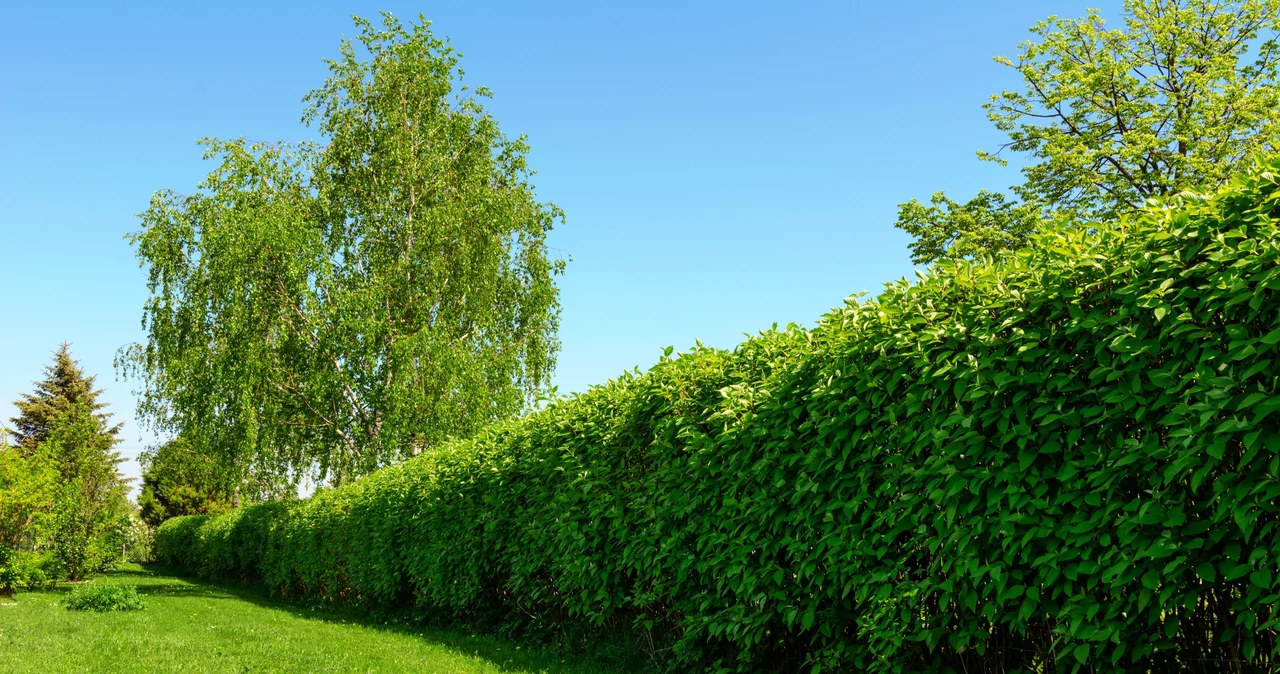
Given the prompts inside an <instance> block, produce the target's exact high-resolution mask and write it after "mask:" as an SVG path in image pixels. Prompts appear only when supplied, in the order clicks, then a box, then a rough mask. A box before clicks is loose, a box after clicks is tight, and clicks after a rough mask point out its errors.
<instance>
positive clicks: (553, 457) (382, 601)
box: [156, 160, 1280, 672]
mask: <svg viewBox="0 0 1280 674" xmlns="http://www.w3.org/2000/svg"><path fill="white" fill-rule="evenodd" d="M1273 172H1274V173H1273ZM1276 173H1280V161H1272V160H1268V161H1266V162H1260V166H1259V168H1258V170H1257V171H1255V172H1254V173H1253V174H1252V175H1251V176H1249V177H1247V178H1244V179H1241V180H1240V181H1238V182H1237V183H1235V184H1233V185H1232V186H1230V187H1229V188H1227V189H1224V190H1223V191H1221V192H1219V193H1217V194H1216V195H1212V196H1208V197H1201V196H1193V195H1184V196H1183V197H1180V198H1179V199H1177V200H1175V201H1172V202H1170V204H1169V205H1167V206H1153V207H1151V208H1149V209H1148V210H1146V211H1145V212H1144V213H1142V214H1141V215H1140V216H1139V217H1135V218H1132V219H1128V220H1124V221H1122V222H1120V223H1119V224H1117V225H1115V226H1108V227H1102V228H1100V229H1098V230H1088V229H1084V228H1078V229H1071V228H1064V229H1062V230H1061V231H1057V232H1053V233H1046V234H1043V235H1040V236H1039V237H1038V238H1036V239H1035V240H1034V245H1033V246H1031V247H1030V248H1028V249H1026V250H1023V251H1020V252H1018V253H1016V254H1014V255H1010V256H1009V257H1007V258H1006V259H1003V260H1001V261H999V262H997V263H995V264H971V263H967V262H963V261H960V262H955V263H944V264H941V265H938V266H936V267H934V268H933V269H932V270H931V271H930V274H929V275H927V276H925V277H922V278H921V279H919V280H918V281H917V282H915V283H914V284H910V283H907V282H905V281H903V282H900V283H898V284H896V285H892V286H889V287H887V288H886V290H885V292H884V293H883V294H882V295H880V297H878V298H876V299H875V300H869V301H861V302H860V301H851V302H850V303H848V305H847V306H846V307H844V308H842V309H838V310H835V311H833V312H832V313H830V314H828V315H827V316H825V317H824V318H823V319H822V321H821V322H820V323H819V325H818V326H817V327H816V328H815V329H813V330H808V331H806V330H801V329H798V328H789V329H786V330H781V331H777V330H775V331H770V332H767V333H763V334H761V335H760V336H758V337H755V338H752V339H750V340H748V341H747V342H746V343H744V344H743V345H742V346H740V347H739V348H738V349H736V350H735V351H733V352H725V351H718V350H713V349H708V348H698V349H695V350H694V351H693V352H692V353H689V354H685V355H682V356H679V357H674V358H666V359H664V360H663V361H662V362H660V363H659V364H658V365H657V366H655V367H654V368H653V369H652V370H650V371H649V372H648V373H645V374H643V375H639V374H628V375H625V376H623V377H620V378H618V379H617V380H614V381H611V382H609V383H607V384H605V385H603V386H600V387H596V388H594V389H592V390H591V391H590V392H588V393H585V394H582V395H578V396H574V397H573V398H571V399H568V400H565V401H562V402H559V403H557V404H555V405H553V406H551V407H550V408H549V409H547V410H545V411H542V412H539V413H536V414H533V415H530V416H528V417H526V418H524V419H521V420H519V421H517V422H512V423H508V424H504V425H499V426H497V427H494V428H492V429H490V430H488V431H487V432H485V433H484V434H482V435H481V436H480V437H478V438H475V439H473V440H469V441H464V442H456V443H453V444H450V445H448V446H445V447H443V448H442V449H440V450H439V451H437V452H435V453H433V454H432V455H430V456H423V457H419V458H417V459H415V460H412V461H408V462H406V463H404V464H401V465H398V466H395V467H392V468H388V469H386V470H383V471H381V472H379V473H377V474H374V475H372V476H370V477H368V478H365V479H363V480H360V481H358V482H355V483H353V484H351V485H349V486H346V487H343V488H340V489H336V490H332V491H325V492H322V493H320V494H318V495H316V496H315V497H313V498H311V499H309V500H306V501H302V502H298V503H285V504H281V503H277V504H267V505H262V506H255V507H250V508H244V509H242V510H240V511H238V512H234V513H232V514H230V515H226V516H221V517H213V518H198V517H197V518H179V519H175V520H171V521H169V522H167V523H165V525H164V526H162V527H161V528H160V531H159V533H158V535H157V539H156V554H157V557H158V558H159V559H160V560H162V561H165V562H167V563H169V564H173V565H177V566H180V567H183V568H185V569H188V570H191V571H193V572H198V573H201V574H204V575H207V576H212V577H241V578H248V579H255V580H258V581H261V582H262V583H264V584H265V585H267V586H269V587H270V588H273V589H274V590H276V591H279V592H282V593H284V594H290V595H297V594H306V595H314V596H319V597H324V598H332V599H341V600H344V601H355V602H366V603H369V604H372V605H388V604H390V605H399V606H414V607H418V608H419V610H422V611H425V612H429V613H432V614H434V615H438V616H441V617H443V618H445V619H449V620H458V621H478V620H488V619H491V618H494V617H497V618H499V619H503V620H507V621H513V622H517V623H519V622H523V624H526V625H531V626H534V627H538V626H542V627H550V628H553V629H562V630H569V629H574V630H580V629H598V630H626V631H629V632H630V633H631V634H633V635H635V639H636V640H637V642H638V643H640V644H641V645H643V646H644V647H646V648H647V647H652V648H653V649H654V652H655V654H656V655H657V657H658V658H659V659H660V660H665V661H666V662H668V663H672V665H673V667H674V668H676V669H679V670H681V671H691V670H694V669H706V670H712V671H714V670H716V669H738V670H744V671H756V670H758V671H794V670H801V669H803V671H806V672H808V671H816V670H818V669H819V668H821V669H822V670H823V671H837V670H839V671H878V672H891V671H917V670H925V671H955V672H980V671H1017V670H1019V669H1020V668H1032V669H1037V670H1040V671H1057V670H1061V671H1069V670H1071V669H1074V668H1076V667H1077V665H1079V664H1080V663H1087V665H1089V666H1090V667H1093V668H1095V669H1097V670H1108V671H1132V672H1146V671H1173V670H1203V671H1224V670H1227V669H1232V670H1235V669H1237V668H1238V667H1240V666H1243V668H1244V669H1246V670H1247V669H1249V667H1248V666H1244V662H1245V661H1247V662H1248V663H1251V664H1252V665H1254V666H1257V667H1262V668H1266V667H1270V666H1273V663H1275V662H1276V659H1275V658H1276V656H1277V639H1276V628H1277V625H1278V624H1280V616H1277V605H1278V597H1280V595H1278V592H1280V590H1278V587H1280V585H1277V573H1276V572H1277V561H1278V560H1280V536H1277V528H1276V522H1277V513H1278V512H1280V508H1278V503H1277V497H1280V417H1278V416H1277V414H1275V413H1276V411H1277V410H1280V396H1278V395H1277V377H1278V376H1280V367H1278V366H1277V361H1276V359H1277V357H1280V348H1278V347H1277V343H1278V342H1280V265H1278V263H1280V229H1278V227H1277V223H1278V219H1277V216H1278V215H1280V189H1278V187H1277V177H1276Z"/></svg>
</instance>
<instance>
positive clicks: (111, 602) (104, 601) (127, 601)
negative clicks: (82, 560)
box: [63, 583, 143, 613]
mask: <svg viewBox="0 0 1280 674" xmlns="http://www.w3.org/2000/svg"><path fill="white" fill-rule="evenodd" d="M63 605H64V606H66V607H67V609H68V610H71V611H97V612H99V613H106V612H108V611H140V610H142V608H143V606H142V597H141V596H140V595H139V594H138V588H136V587H134V586H132V585H95V584H93V583H90V584H88V585H81V586H80V587H78V588H76V589H75V590H74V591H72V592H71V594H70V595H68V596H67V600H66V601H65V602H63Z"/></svg>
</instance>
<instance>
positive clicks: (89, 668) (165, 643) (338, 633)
mask: <svg viewBox="0 0 1280 674" xmlns="http://www.w3.org/2000/svg"><path fill="white" fill-rule="evenodd" d="M95 583H123V584H130V585H136V586H137V587H138V591H139V592H140V593H141V594H142V595H143V597H144V598H145V601H146V610H144V611H137V612H129V613H110V614H99V613H82V612H74V611H67V610H65V609H64V608H63V607H62V602H63V601H64V600H65V598H66V597H67V596H68V594H69V593H70V591H71V587H70V586H65V585H64V586H63V587H60V588H59V589H58V590H57V591H54V592H31V593H22V594H19V595H18V596H17V598H16V601H5V602H0V671H3V672H10V673H13V674H24V673H28V672H29V673H33V674H34V673H40V674H57V673H61V672H255V673H256V672H281V673H283V672H299V673H302V672H306V673H310V672H410V671H413V672H448V673H450V674H480V673H482V672H503V673H504V674H523V673H528V674H535V673H542V672H574V673H580V674H614V672H616V671H618V670H614V669H610V668H607V667H605V666H602V665H598V664H594V663H589V662H581V661H574V659H573V658H569V657H566V656H564V655H563V654H559V653H556V652H554V651H551V650H549V649H542V648H536V647H530V646H528V645H523V644H520V643H516V642H512V641H507V640H502V639H497V638H493V637H488V636H484V635H471V634H468V633H462V632H446V631H435V630H423V629H418V628H413V627H410V626H405V625H394V624H386V625H382V624H374V623H373V622H372V621H358V620H353V619H352V617H351V616H349V615H346V614H341V613H334V612H326V611H324V610H321V609H318V608H308V607H303V606H300V605H296V604H290V603H287V602H281V601H277V600H273V599H270V598H268V597H265V596H263V595H261V594H258V593H256V592H253V591H252V590H247V589H241V588H230V587H226V586H214V585H209V584H205V583H200V582H193V581H188V580H183V579H179V578H175V577H172V576H167V575H162V574H158V573H154V572H151V571H147V570H144V569H142V568H140V567H129V568H127V569H124V570H120V571H116V572H112V573H109V574H106V575H104V576H103V577H101V578H99V579H98V580H96V581H95Z"/></svg>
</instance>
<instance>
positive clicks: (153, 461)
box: [138, 438, 232, 527]
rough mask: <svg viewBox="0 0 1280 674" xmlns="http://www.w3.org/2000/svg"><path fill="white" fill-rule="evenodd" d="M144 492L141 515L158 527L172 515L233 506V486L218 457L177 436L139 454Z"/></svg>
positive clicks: (212, 511)
mask: <svg viewBox="0 0 1280 674" xmlns="http://www.w3.org/2000/svg"><path fill="white" fill-rule="evenodd" d="M139 460H140V463H141V464H142V492H141V493H140V494H139V495H138V507H139V509H140V513H139V514H140V516H141V517H142V520H143V521H144V522H146V523H147V524H149V525H151V526H153V527H158V526H160V524H161V523H162V522H164V521H165V520H167V519H169V518H170V517H178V516H180V515H207V514H214V513H223V512H227V511H228V510H230V509H231V494H232V487H231V486H230V485H229V484H228V482H227V479H226V477H225V473H224V472H223V471H222V470H221V467H220V466H219V465H218V463H217V461H216V460H215V459H214V458H213V457H210V456H207V455H204V454H201V453H199V452H196V451H195V449H194V448H193V447H192V445H191V443H190V442H187V440H186V439H185V438H176V439H174V440H171V441H169V442H166V443H164V444H163V445H160V446H159V447H157V448H155V449H154V450H148V451H146V452H143V453H142V456H141V457H139Z"/></svg>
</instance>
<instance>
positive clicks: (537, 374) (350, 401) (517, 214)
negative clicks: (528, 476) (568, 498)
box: [117, 14, 563, 491]
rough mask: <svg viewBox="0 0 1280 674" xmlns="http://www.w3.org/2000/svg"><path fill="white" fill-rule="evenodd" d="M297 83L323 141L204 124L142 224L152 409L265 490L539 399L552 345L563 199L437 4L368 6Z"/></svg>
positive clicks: (425, 443) (338, 471)
mask: <svg viewBox="0 0 1280 674" xmlns="http://www.w3.org/2000/svg"><path fill="white" fill-rule="evenodd" d="M355 21H356V25H357V28H358V30H359V36H358V38H357V40H356V42H355V43H352V42H350V41H344V42H342V44H341V48H340V51H339V55H338V58H336V59H334V60H332V61H329V62H328V65H329V78H328V80H327V81H326V82H325V83H324V84H323V85H322V86H321V87H320V88H318V89H316V90H314V91H312V92H311V93H310V94H309V95H308V96H307V97H306V99H305V102H306V103H307V107H306V110H305V113H304V116H303V120H304V122H306V123H307V124H308V125H310V126H311V127H313V128H314V129H316V130H317V131H318V132H319V135H320V136H321V137H322V139H323V140H322V141H321V142H320V143H316V144H309V143H296V144H289V143H248V142H245V141H241V140H236V141H221V140H206V141H204V144H205V148H206V158H208V159H211V160H214V161H215V162H216V168H215V169H214V170H213V171H212V172H211V173H210V174H209V176H208V178H206V179H205V181H204V182H203V183H201V184H200V185H199V191H197V192H195V193H192V194H186V195H183V194H178V193H176V192H172V191H163V192H159V193H157V194H156V195H155V196H154V197H153V199H152V201H151V204H150V206H149V207H148V208H147V209H146V211H145V212H143V213H142V215H141V220H142V227H141V229H140V230H139V231H138V232H136V233H134V234H133V235H131V237H130V240H131V241H132V243H133V244H134V245H135V246H136V248H137V254H138V258H139V260H140V261H141V264H142V266H143V267H144V268H145V269H146V270H147V273H148V275H149V286H148V287H149V289H150V291H151V296H150V298H149V299H148V300H147V302H146V305H145V308H144V314H143V316H144V325H145V329H146V332H147V339H146V341H145V342H143V343H140V344H135V345H132V346H130V347H128V348H126V349H123V350H122V351H121V353H120V355H119V357H118V359H117V364H118V367H119V368H120V371H121V373H122V374H124V375H125V376H127V377H132V378H135V379H136V380H137V381H138V382H140V387H139V389H140V390H139V391H138V392H139V394H140V399H141V402H140V406H139V412H140V416H141V417H143V419H145V420H147V421H149V422H150V424H151V425H152V426H154V427H155V428H157V429H158V430H161V431H166V432H169V433H172V434H173V435H174V436H179V435H180V436H181V437H183V438H185V439H186V441H187V442H189V443H190V444H191V446H192V448H193V451H196V452H199V453H201V454H204V455H208V456H212V457H217V460H218V461H219V464H220V465H223V466H226V467H228V468H227V469H228V470H230V471H232V472H233V473H235V475H236V477H237V479H239V480H241V481H242V484H243V486H245V487H246V488H248V489H249V490H250V491H252V490H253V489H254V488H255V487H254V485H253V484H252V480H255V479H262V480H266V481H267V482H271V481H272V480H274V479H278V478H279V476H281V475H287V476H290V477H291V479H298V477H299V476H303V475H305V476H309V477H311V478H312V479H319V480H325V481H328V482H330V483H339V482H342V481H345V480H348V479H351V478H354V477H357V476H360V475H363V474H366V473H368V472H370V471H373V470H375V469H377V468H378V467H380V466H383V465H387V464H388V463H391V462H394V461H397V460H400V459H403V458H405V457H408V456H412V455H415V454H418V453H420V452H422V451H423V450H425V449H428V448H430V447H432V446H434V445H436V444H437V443H439V442H441V441H443V440H445V439H446V438H449V437H455V436H466V435H468V434H470V433H472V432H474V431H476V430H477V429H479V428H481V427H483V426H485V425H487V424H489V423H491V422H493V421H495V420H499V419H502V418H505V417H510V416H512V415H515V414H518V413H520V412H521V411H523V410H526V409H528V408H529V407H530V406H531V405H532V404H533V403H534V401H535V400H536V398H537V396H538V394H539V392H540V391H542V390H544V389H545V388H546V387H547V385H548V384H549V382H550V378H551V374H552V370H553V367H554V364H555V356H556V353H557V351H558V348H559V342H558V339H557V329H558V322H559V304H558V290H557V288H556V285H555V283H554V279H555V277H556V276H557V275H558V274H560V273H561V272H562V270H563V261H561V260H557V259H554V258H553V257H552V256H550V254H549V252H548V248H547V244H546V236H547V233H548V232H549V231H550V230H551V228H552V226H553V225H554V224H555V223H557V222H558V221H561V220H562V217H563V216H562V214H561V212H560V211H559V209H557V208H556V207H555V206H553V205H550V204H547V203H542V202H540V201H538V199H537V197H536V196H535V194H534V187H533V185H532V184H531V183H530V182H529V180H530V177H531V174H532V171H531V170H530V169H529V167H528V165H527V163H526V154H527V152H528V145H527V143H526V141H525V138H524V137H523V136H521V137H518V138H510V137H508V136H506V135H504V134H503V133H502V131H501V130H500V129H499V127H498V124H497V122H496V121H495V120H494V119H493V117H492V116H491V115H490V114H489V113H488V112H487V111H486V110H485V108H484V107H483V105H482V101H483V99H485V98H487V97H489V96H490V92H489V91H488V90H486V89H484V88H483V87H481V88H474V89H473V88H470V87H468V86H466V85H464V84H463V72H462V69H461V68H460V67H459V55H458V54H457V53H456V52H455V51H454V50H453V49H452V48H451V47H450V46H449V44H448V42H447V40H445V39H442V38H440V37H437V36H436V35H435V34H433V33H432V32H431V30H430V24H429V23H428V22H426V21H420V22H419V23H417V24H409V25H405V24H402V23H401V22H399V21H398V20H396V19H395V18H393V17H392V16H390V15H389V14H384V15H383V17H382V22H381V25H380V26H378V25H375V24H373V23H371V22H369V21H366V20H364V19H359V18H357V19H356V20H355Z"/></svg>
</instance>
